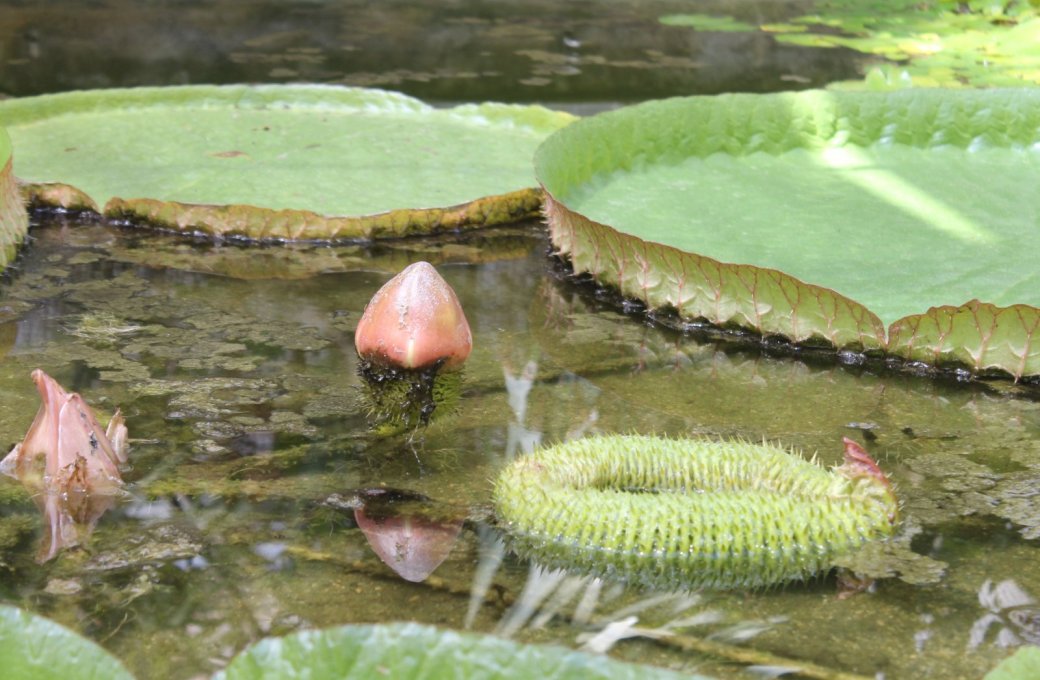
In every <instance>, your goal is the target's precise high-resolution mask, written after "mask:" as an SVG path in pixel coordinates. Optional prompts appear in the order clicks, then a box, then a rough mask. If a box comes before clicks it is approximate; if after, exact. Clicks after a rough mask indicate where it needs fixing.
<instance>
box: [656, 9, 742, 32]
mask: <svg viewBox="0 0 1040 680" xmlns="http://www.w3.org/2000/svg"><path fill="white" fill-rule="evenodd" d="M658 21H660V22H661V23H662V24H664V25H665V26H690V27H691V28H695V29H697V30H698V31H715V32H719V33H741V32H746V31H754V30H757V29H758V27H757V26H754V25H752V24H748V23H745V22H743V21H739V20H737V19H734V18H733V17H724V16H713V15H711V14H668V15H665V16H663V17H661V18H660V19H658Z"/></svg>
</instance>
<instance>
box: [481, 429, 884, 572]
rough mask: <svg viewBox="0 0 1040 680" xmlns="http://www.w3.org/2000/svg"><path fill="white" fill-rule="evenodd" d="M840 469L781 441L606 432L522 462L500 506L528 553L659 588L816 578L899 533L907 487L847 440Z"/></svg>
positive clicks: (511, 472)
mask: <svg viewBox="0 0 1040 680" xmlns="http://www.w3.org/2000/svg"><path fill="white" fill-rule="evenodd" d="M844 443H845V463H844V464H843V465H841V466H840V467H838V468H836V469H835V470H834V471H828V470H826V469H825V468H823V467H821V466H820V465H817V464H816V463H815V462H811V461H807V460H805V459H803V458H801V457H799V456H797V455H794V454H792V453H790V452H788V451H787V450H785V449H783V448H781V447H779V446H775V445H771V444H764V443H763V444H751V443H748V442H745V441H711V440H708V439H692V438H689V439H688V438H676V439H670V438H665V437H655V436H641V435H606V436H596V437H587V438H584V439H576V440H572V441H569V442H565V443H562V444H557V445H556V446H550V447H547V448H543V449H540V450H538V451H535V452H534V453H533V454H531V455H528V456H524V457H522V458H519V459H517V460H516V461H515V462H513V463H512V464H511V465H509V466H508V467H507V468H506V469H505V470H504V471H503V472H502V473H501V475H500V476H499V478H498V481H497V482H496V484H495V490H494V503H495V507H496V510H497V513H498V517H499V520H500V522H501V524H502V526H503V528H504V529H505V530H506V531H507V532H508V533H509V534H510V535H511V537H512V539H513V546H514V548H515V550H516V551H517V552H519V553H520V554H522V555H525V556H528V557H531V558H532V559H534V560H536V561H538V562H541V563H543V564H546V565H548V566H556V567H563V568H568V569H575V570H578V571H582V572H587V573H591V574H596V575H601V576H604V577H608V578H609V577H616V578H621V579H623V580H627V581H632V582H635V583H638V584H642V585H646V586H651V587H665V588H678V589H696V588H743V587H758V586H768V585H773V584H776V583H781V582H784V581H790V580H796V579H805V578H808V577H810V576H812V575H813V574H816V573H818V572H820V571H821V570H823V569H826V568H828V567H830V566H831V564H832V560H833V559H834V558H835V557H836V556H837V555H840V554H842V553H843V552H846V551H848V550H850V549H852V548H855V547H857V546H860V545H862V544H864V543H866V542H867V541H870V540H873V539H878V538H884V537H886V536H889V535H891V533H892V532H893V528H894V526H895V524H896V521H897V517H898V508H897V502H896V497H895V494H894V492H893V491H892V487H891V485H890V484H889V481H888V479H887V478H886V477H885V475H884V474H883V473H882V472H881V470H880V469H879V468H878V466H877V464H876V463H875V462H874V461H873V460H872V459H871V458H870V456H869V455H868V454H867V453H866V452H865V451H864V450H863V449H862V447H860V446H859V445H858V444H856V443H855V442H853V441H852V440H850V439H847V438H846V439H845V440H844Z"/></svg>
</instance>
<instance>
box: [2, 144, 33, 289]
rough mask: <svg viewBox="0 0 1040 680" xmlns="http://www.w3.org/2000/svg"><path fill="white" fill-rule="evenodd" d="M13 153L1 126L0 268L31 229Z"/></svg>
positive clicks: (11, 257) (13, 253)
mask: <svg viewBox="0 0 1040 680" xmlns="http://www.w3.org/2000/svg"><path fill="white" fill-rule="evenodd" d="M11 155H12V154H11V139H10V138H9V137H8V136H7V132H6V131H5V130H4V128H2V127H0V270H2V269H3V268H4V267H6V266H7V263H8V262H10V261H11V260H12V259H13V258H14V255H15V252H16V250H17V248H18V244H20V243H21V242H22V240H23V239H24V238H25V233H26V231H27V230H28V229H29V216H28V215H27V214H26V212H25V205H24V203H23V202H22V198H21V195H20V193H19V191H18V185H17V183H16V182H15V179H14V174H12V170H11V164H12V159H11Z"/></svg>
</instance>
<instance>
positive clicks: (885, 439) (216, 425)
mask: <svg viewBox="0 0 1040 680" xmlns="http://www.w3.org/2000/svg"><path fill="white" fill-rule="evenodd" d="M492 5H493V7H492ZM690 5H691V4H690V3H688V2H679V1H677V0H660V1H655V2H621V1H617V2H614V1H604V0H601V1H593V0H584V1H577V2H567V3H560V2H540V1H535V2H496V3H480V2H471V1H468V0H459V1H458V2H445V3H424V2H419V1H416V0H412V1H411V2H404V1H402V2H380V3H371V2H335V3H333V2H312V1H307V2H302V1H298V2H270V3H265V2H254V3H242V2H235V1H231V0H184V1H179V2H167V3H164V2H150V3H137V2H132V1H130V0H97V1H95V2H91V3H79V2H73V1H72V0H62V1H56V2H48V3H24V2H18V1H17V0H15V1H3V0H0V94H5V95H13V96H24V95H31V94H39V93H44V92H54V91H61V90H68V89H75V88H90V87H113V86H132V85H161V84H184V83H199V82H210V83H227V82H297V81H308V82H327V83H343V84H349V85H364V86H377V87H386V88H392V89H397V90H401V91H404V92H407V93H409V94H412V95H415V96H419V97H423V98H426V99H429V100H434V101H438V102H450V101H459V100H483V99H494V100H499V101H523V102H529V101H541V102H548V103H552V104H554V105H558V106H566V107H568V108H571V109H572V110H576V111H579V112H584V111H594V110H601V109H604V108H610V107H612V106H616V105H617V104H618V103H620V102H628V101H636V100H642V99H646V98H650V97H663V96H671V95H679V94H693V93H714V92H723V91H756V92H765V91H773V90H780V89H798V88H804V87H812V86H821V85H824V84H826V83H828V82H833V81H836V80H842V79H847V78H855V77H858V75H859V74H860V72H861V70H862V63H861V58H860V57H858V56H856V54H855V53H852V52H851V51H845V50H819V49H809V48H800V47H794V46H784V45H781V44H778V43H776V42H775V41H773V40H772V38H770V37H769V36H768V35H766V34H764V33H761V32H755V33H721V32H704V31H701V32H697V31H693V30H690V29H688V28H682V27H675V26H664V25H662V24H661V23H660V22H659V20H658V19H659V17H660V16H662V15H664V14H668V13H673V12H689V11H691V9H690ZM810 10H811V3H809V2H799V1H796V2H765V1H762V2H758V1H754V0H747V1H743V0H737V1H731V0H719V1H718V2H701V3H696V11H697V12H698V13H703V14H720V15H731V16H734V17H736V18H737V19H743V20H750V21H755V22H759V23H760V22H763V21H775V22H782V21H783V20H784V19H785V18H788V17H790V16H797V15H801V14H805V13H806V12H808V11H810ZM36 219H37V223H36V224H35V225H34V228H33V231H32V239H31V242H30V244H29V246H28V247H27V249H26V250H25V253H24V255H23V256H22V258H21V259H20V260H19V261H18V262H17V264H16V267H15V268H14V269H13V271H12V272H11V274H10V275H9V277H8V279H7V280H5V281H4V282H3V283H2V284H0V444H2V445H4V446H9V445H13V444H14V443H15V442H17V441H19V440H20V439H21V438H22V436H23V435H24V433H25V431H26V429H27V428H28V427H29V425H30V423H31V422H32V419H33V416H34V414H35V412H36V409H37V406H38V397H37V395H36V391H35V389H34V387H33V384H32V381H31V380H30V377H29V375H30V372H31V371H32V370H33V369H35V368H38V367H40V368H43V369H45V370H46V371H47V372H48V373H50V374H51V375H52V376H54V377H55V378H56V379H57V380H58V381H59V382H61V383H62V384H63V385H64V386H65V387H67V388H68V389H70V390H76V391H78V392H80V393H81V394H82V395H83V396H84V398H85V399H86V400H87V402H88V403H89V404H91V405H92V406H94V407H95V408H96V409H97V410H98V411H99V412H101V413H103V414H106V416H107V414H111V413H112V412H113V411H114V410H115V408H116V407H121V408H122V409H123V411H124V412H125V414H126V417H127V423H128V426H129V429H130V437H131V452H130V466H131V469H130V470H129V471H128V472H127V473H126V478H127V481H128V482H129V484H128V497H127V498H126V499H124V500H122V501H121V502H120V503H118V504H117V505H116V507H114V508H113V509H111V510H109V511H108V512H107V513H106V514H105V515H104V516H103V517H102V518H101V520H100V522H99V524H98V526H97V529H96V531H95V532H94V534H93V536H92V537H91V538H90V541H89V543H88V545H87V546H86V548H84V549H72V550H66V551H65V552H63V553H62V554H61V555H60V556H59V557H57V558H56V559H54V560H51V561H48V562H46V563H44V564H42V565H39V564H37V563H36V562H35V556H36V553H37V550H38V546H39V541H40V538H41V535H42V533H43V527H42V519H41V517H40V516H39V514H38V512H37V510H36V506H35V505H34V504H33V502H32V499H31V498H30V496H29V494H28V492H26V491H25V490H24V489H23V488H22V486H21V485H20V484H18V483H17V482H16V481H14V480H11V479H8V478H6V477H3V478H0V601H2V602H4V603H10V604H14V605H17V606H20V607H24V608H26V609H29V610H32V611H35V612H38V613H40V614H43V615H46V616H48V617H51V618H53V619H55V620H57V621H59V622H61V623H64V624H66V625H68V626H69V627H71V628H73V629H75V630H77V631H80V632H81V633H83V634H84V635H87V636H88V637H90V638H92V639H94V640H96V641H98V642H100V643H101V644H102V645H103V646H104V647H106V648H107V649H109V650H110V651H112V652H113V653H114V654H115V655H117V656H118V657H120V658H121V659H123V660H124V661H125V663H126V664H127V666H128V667H129V668H130V670H131V671H132V672H134V673H135V674H136V675H137V676H138V677H140V678H142V679H144V678H175V679H181V678H196V677H207V676H208V674H210V673H212V672H213V671H215V670H217V669H219V668H221V667H222V666H223V665H224V664H226V662H227V660H228V659H229V658H230V657H231V656H233V655H234V654H235V653H236V652H238V651H239V650H241V649H242V648H243V647H245V646H246V645H247V644H248V643H250V642H252V641H255V640H257V639H259V638H262V637H264V636H267V635H278V634H285V633H289V632H292V631H295V630H300V629H303V628H307V627H323V626H332V625H336V624H342V623H349V622H382V621H394V620H414V621H420V622H425V623H431V624H436V625H439V626H444V627H449V628H454V629H459V630H462V629H469V630H474V631H482V632H494V633H496V634H499V635H502V636H505V637H511V638H514V639H517V640H520V641H525V642H555V643H559V644H563V645H567V646H571V647H578V646H583V645H584V646H587V647H588V648H591V649H597V650H605V649H609V651H610V653H611V654H612V655H614V656H617V657H619V658H622V659H627V660H633V661H640V662H643V663H649V664H656V665H661V666H667V667H671V668H676V669H682V670H686V671H690V672H700V673H704V674H708V675H711V676H715V677H720V678H721V677H755V678H761V677H763V675H764V676H765V677H770V676H771V675H772V674H775V673H777V672H778V669H779V668H781V667H791V666H798V667H800V668H801V669H802V674H803V676H805V677H818V678H876V677H884V678H889V679H891V678H977V677H980V676H981V675H982V674H983V673H984V672H985V671H986V670H988V669H990V668H992V667H993V666H994V665H995V664H996V663H997V662H998V661H999V660H1001V659H1002V658H1004V657H1006V656H1007V655H1008V654H1009V653H1010V650H1011V648H1013V647H1015V646H1017V645H1019V644H1023V643H1026V642H1031V643H1040V604H1038V599H1037V598H1040V572H1038V570H1037V569H1036V568H1035V565H1036V563H1037V559H1038V557H1040V551H1038V547H1037V539H1038V538H1040V503H1038V498H1040V497H1038V494H1040V492H1038V489H1040V400H1038V399H1037V396H1038V394H1037V391H1036V389H1035V387H1023V386H1015V385H1012V384H1010V383H1007V382H993V383H958V382H943V381H939V380H931V379H926V378H921V377H915V376H913V375H908V374H906V373H898V372H893V371H890V370H888V369H886V367H885V366H884V365H883V364H873V363H866V364H862V365H841V364H839V363H837V362H835V361H834V360H833V357H831V356H828V355H826V354H823V355H821V354H817V353H815V352H809V351H794V352H792V351H791V350H790V349H789V348H787V349H785V348H772V347H767V348H762V347H760V346H759V345H758V344H757V343H756V342H755V341H754V340H753V339H751V340H747V339H742V338H740V337H736V336H728V335H726V334H718V333H708V334H705V335H698V334H696V333H691V334H687V335H682V334H679V333H676V332H674V331H670V330H666V329H661V328H657V327H653V326H651V325H648V324H647V322H646V319H645V317H644V316H642V315H640V314H639V313H638V310H635V311H634V313H631V314H624V313H622V311H620V310H619V308H617V307H616V306H614V304H613V301H612V300H611V299H610V297H609V295H605V294H603V293H601V292H599V291H596V290H594V289H592V288H590V287H588V286H587V285H585V284H582V283H581V282H576V281H574V280H571V279H569V278H568V277H567V276H566V274H565V272H564V270H563V269H562V268H561V266H560V265H559V263H557V262H555V261H554V260H552V259H551V258H550V257H549V256H548V251H549V247H548V242H547V239H546V237H545V235H544V233H543V230H542V229H541V227H539V226H538V225H537V224H534V223H529V224H521V225H517V226H515V227H511V228H508V229H497V230H491V231H483V232H474V233H472V234H469V235H466V236H458V237H453V238H444V239H438V240H435V241H426V240H409V241H404V242H399V243H383V244H379V245H375V246H360V245H350V246H337V247H317V246H299V247H271V248H266V247H265V248H245V247H240V246H236V245H228V244H220V245H217V244H209V243H199V242H193V241H190V240H185V239H183V238H175V237H171V236H163V235H156V234H154V233H149V232H144V231H133V230H126V229H119V228H115V227H112V226H107V225H103V224H96V223H92V222H89V221H77V220H75V219H72V218H63V217H61V216H53V215H51V216H37V218H36ZM418 260H427V261H429V262H432V263H433V264H435V265H436V266H437V267H438V269H439V271H440V272H441V273H442V275H443V276H444V277H445V278H446V279H447V280H448V282H449V283H450V284H451V285H452V286H453V287H454V288H455V290H456V291H457V292H458V294H459V297H460V299H461V302H462V305H463V307H464V308H465V310H466V314H467V316H468V318H469V321H470V324H471V326H472V329H473V332H474V351H473V354H472V356H471V357H470V359H469V361H468V362H467V364H466V367H465V371H464V373H463V376H462V381H461V384H460V385H459V387H458V399H457V401H456V402H455V403H454V405H453V406H451V407H448V406H445V407H443V408H441V409H439V410H438V411H435V412H434V417H433V419H432V420H431V422H430V424H429V426H428V427H427V428H424V429H421V430H417V431H405V432H394V431H392V430H387V429H385V428H384V429H373V428H372V426H371V417H370V415H371V414H370V411H371V408H372V407H371V404H370V402H369V395H368V394H367V393H366V390H365V385H364V383H363V381H362V380H361V379H360V378H359V377H358V374H357V359H356V355H355V352H354V348H353V344H352V338H353V330H354V327H355V325H356V323H357V321H358V319H359V318H360V315H361V312H362V310H363V308H364V305H365V303H366V302H367V301H368V299H369V298H370V297H371V295H372V294H373V293H374V292H375V291H376V290H377V289H378V288H379V286H380V285H382V283H383V282H385V281H386V280H387V279H389V278H390V277H391V276H392V275H393V274H394V273H396V272H398V271H400V270H401V269H402V268H404V267H405V266H406V265H408V264H410V263H412V262H415V261H418ZM600 432H602V433H610V432H640V433H658V434H667V435H685V434H697V435H705V436H711V437H742V438H746V439H749V440H753V441H760V440H763V439H766V440H769V441H775V442H780V443H782V444H784V445H786V446H789V447H792V448H794V449H797V450H799V451H802V452H804V453H805V454H806V455H811V454H812V453H814V452H815V453H817V455H818V457H819V459H820V460H821V461H822V462H823V463H825V464H828V465H832V464H837V463H838V462H839V461H840V459H841V438H842V436H849V437H852V438H854V439H856V440H857V441H860V442H862V443H864V444H865V445H866V446H867V448H868V449H869V451H870V453H871V454H872V455H874V456H875V457H876V458H877V459H878V460H879V461H880V464H881V466H882V467H883V468H884V469H885V470H886V471H887V472H888V473H889V474H890V475H891V477H892V479H893V481H894V483H895V485H896V488H897V493H898V495H899V497H900V499H901V502H902V507H901V513H902V518H903V522H902V525H901V528H900V531H899V534H898V536H897V537H896V539H895V540H893V541H891V542H889V543H888V544H884V546H883V547H880V546H879V544H874V545H873V546H872V547H870V548H868V549H866V550H864V551H863V552H862V553H860V554H857V555H854V556H849V557H848V558H847V559H846V560H845V562H846V563H847V564H848V565H850V566H853V567H855V568H856V569H857V570H858V571H861V572H865V573H870V574H874V575H876V576H878V578H877V579H876V581H874V582H873V584H871V585H869V587H867V588H866V590H865V591H864V592H859V593H856V594H851V595H849V592H848V586H847V585H844V584H843V583H842V582H841V581H840V579H839V578H838V576H837V575H836V574H835V573H831V574H827V575H823V576H820V577H818V578H816V579H814V580H812V581H811V582H809V583H804V584H790V585H786V586H782V587H776V588H771V589H765V590H756V591H750V592H746V591H738V592H716V593H713V592H702V593H688V592H651V591H646V590H642V589H640V588H636V587H632V586H626V585H624V584H621V583H618V582H612V581H609V580H604V581H599V580H594V579H590V578H588V577H583V576H581V575H578V574H564V573H560V572H551V571H547V570H544V569H541V568H540V567H538V565H533V564H529V563H527V562H525V561H524V560H521V559H519V558H517V557H516V556H514V555H512V554H511V553H510V552H509V550H508V548H507V547H506V545H505V544H504V543H503V542H502V540H501V536H500V535H499V534H498V532H497V531H496V529H495V528H494V522H493V516H492V513H491V510H490V493H491V487H492V482H493V480H494V479H495V477H496V475H497V473H498V472H499V470H501V469H502V467H503V466H504V465H505V464H507V463H508V462H509V461H510V460H512V459H513V458H515V457H516V456H519V455H523V453H525V452H527V451H529V450H531V449H532V448H533V447H534V446H537V445H538V444H539V443H554V442H558V441H561V440H565V439H568V438H573V437H579V436H582V435H586V434H593V433H600ZM361 503H364V510H363V512H362V513H360V514H359V513H357V512H356V510H355V508H356V506H358V505H359V504H361ZM366 517H368V520H367V522H368V524H370V523H371V522H372V521H375V522H379V521H382V522H383V524H384V526H394V525H401V526H403V525H405V524H407V526H409V527H411V531H412V532H413V534H414V535H422V536H425V537H427V538H428V539H429V541H430V543H431V544H432V545H433V550H434V551H435V552H436V551H440V552H441V553H443V552H444V551H446V550H448V549H449V548H450V553H448V554H447V557H446V559H445V561H444V562H443V563H442V564H440V566H439V567H438V568H436V569H435V570H434V571H433V573H432V575H430V576H429V577H428V578H426V579H425V580H421V581H419V582H413V581H408V580H405V579H404V578H402V577H401V576H400V575H398V574H397V573H395V571H394V570H392V569H391V568H390V567H388V566H387V565H386V564H385V563H384V561H383V560H382V559H381V558H380V557H379V555H377V553H376V552H375V550H374V548H373V545H377V546H378V545H380V544H379V542H378V541H377V540H374V541H373V542H370V541H369V540H368V538H366V533H365V530H364V529H365V527H366V526H367V524H366V519H365V518H366ZM373 518H375V519H374V520H373ZM405 518H407V522H406V519H405ZM393 548H394V547H393V546H392V545H391V546H390V547H389V548H387V546H386V544H383V545H382V547H381V549H382V550H384V552H385V551H386V550H387V549H389V550H390V551H391V552H393ZM434 561H435V560H434ZM428 566H429V565H428V564H424V563H423V559H421V558H416V559H415V560H414V563H413V564H410V565H409V569H411V571H409V572H408V573H409V574H410V575H411V577H412V578H419V577H420V576H421V572H422V571H424V570H425V569H424V567H428ZM417 573H418V575H417ZM864 585H866V584H864Z"/></svg>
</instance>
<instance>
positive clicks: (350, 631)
mask: <svg viewBox="0 0 1040 680" xmlns="http://www.w3.org/2000/svg"><path fill="white" fill-rule="evenodd" d="M304 677H307V678H343V679H344V680H353V679H355V678H356V679H358V680H360V679H361V678H376V677H387V678H396V679H398V680H412V679H418V678H473V679H478V678H479V679H485V678H487V679H490V678H501V679H502V680H508V679H509V678H517V679H520V678H544V679H545V680H564V679H566V678H576V679H577V678H602V679H604V680H608V679H619V678H632V679H633V680H634V679H635V678H676V679H678V678H680V677H682V678H693V679H694V680H696V677H697V676H690V675H685V674H679V673H674V672H671V671H666V670H664V669H660V668H652V667H649V666H636V665H632V664H626V663H620V662H618V661H612V660H611V659H609V658H607V657H605V656H597V655H593V654H584V653H582V652H575V651H571V650H569V649H564V648H562V647H544V646H538V645H522V644H518V643H516V642H511V641H509V640H504V639H501V638H497V637H493V636H490V635H476V634H473V633H456V632H454V631H450V630H439V629H437V628H433V627H431V626H424V625H420V624H417V623H392V624H381V625H369V626H342V627H340V628H330V629H328V630H309V631H303V632H302V633H296V634H294V635H289V636H286V637H283V638H267V639H265V640H261V641H260V642H258V643H257V644H255V645H253V646H252V647H250V648H248V649H247V650H245V651H244V652H242V653H241V654H239V655H238V656H236V657H235V658H234V659H232V661H231V664H230V665H228V667H227V669H226V670H225V671H224V672H222V673H218V674H217V675H216V676H214V680H257V679H259V678H271V679H272V680H273V679H275V678H304Z"/></svg>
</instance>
